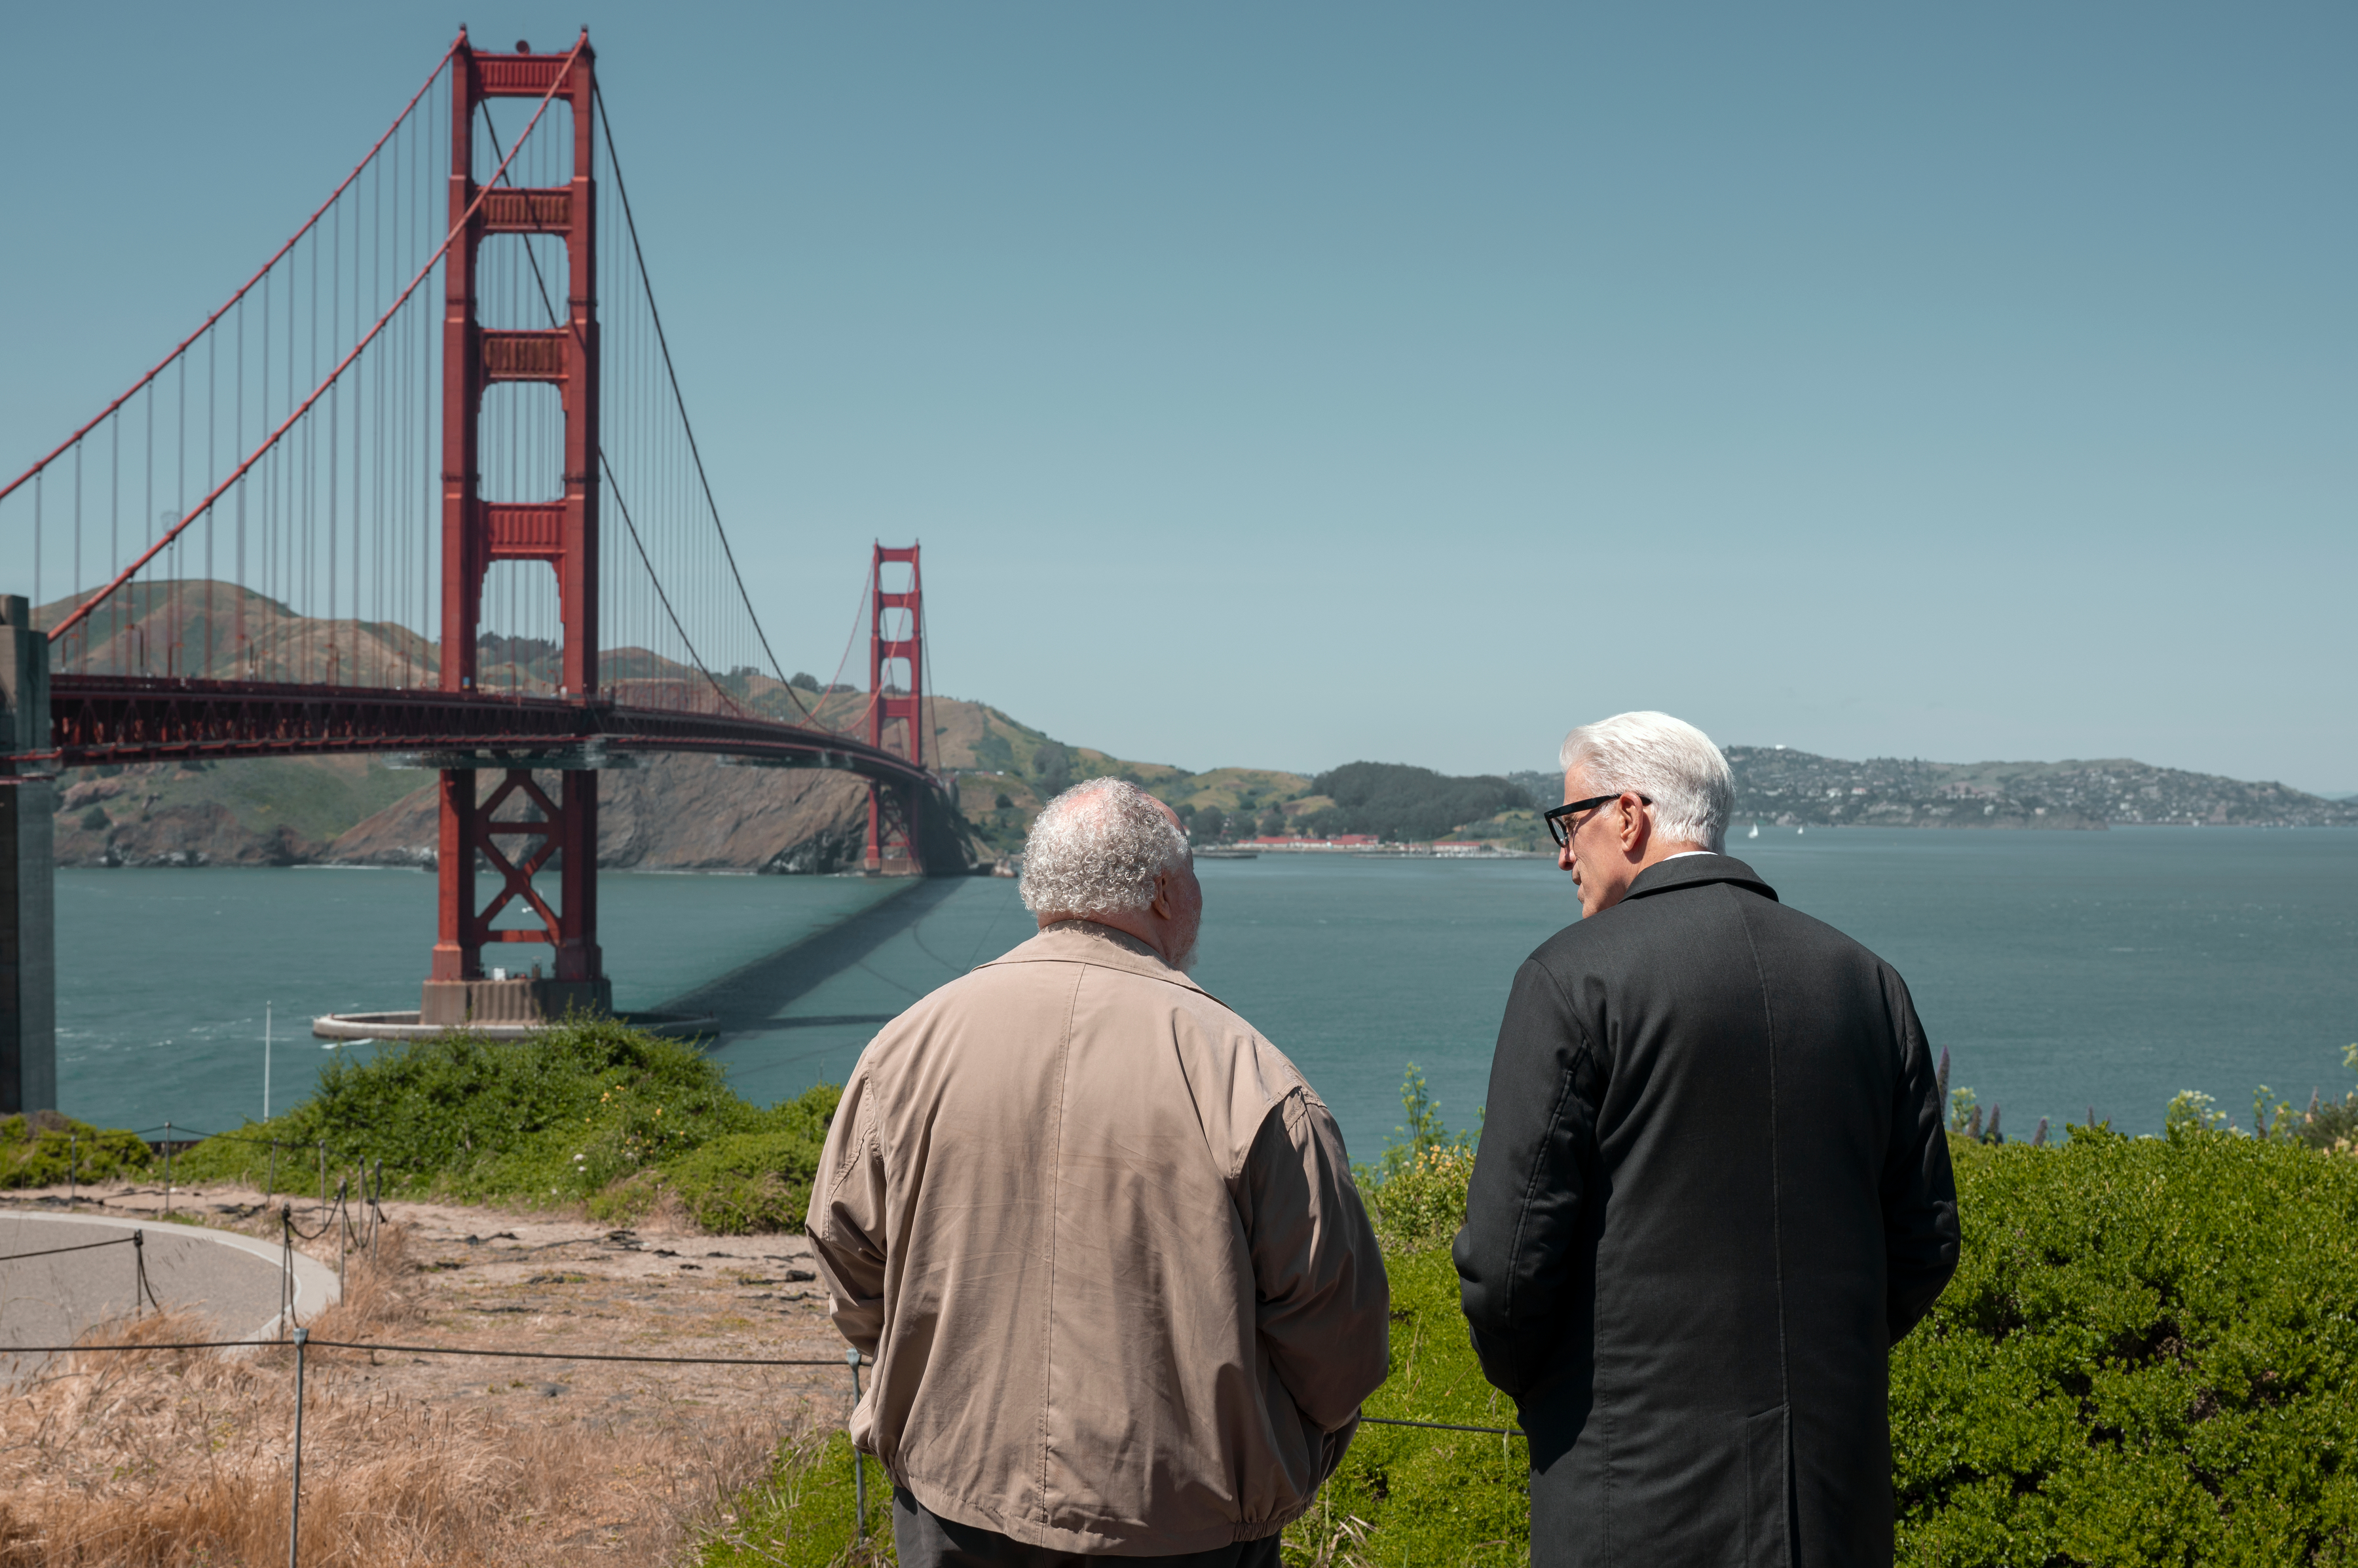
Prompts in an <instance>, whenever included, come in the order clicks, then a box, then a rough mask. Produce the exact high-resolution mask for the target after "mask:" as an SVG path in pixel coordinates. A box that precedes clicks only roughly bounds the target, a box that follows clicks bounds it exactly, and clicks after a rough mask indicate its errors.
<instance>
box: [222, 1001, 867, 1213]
mask: <svg viewBox="0 0 2358 1568" xmlns="http://www.w3.org/2000/svg"><path fill="white" fill-rule="evenodd" d="M840 1093H841V1091H840V1090H839V1089H837V1088H834V1087H820V1088H817V1089H813V1090H811V1091H810V1092H809V1093H808V1094H806V1095H804V1096H803V1097H802V1098H800V1099H797V1100H792V1101H788V1102H787V1103H785V1104H784V1105H781V1106H777V1107H774V1108H771V1109H768V1110H763V1109H762V1108H759V1107H756V1106H753V1105H751V1104H748V1103H747V1102H746V1101H744V1100H742V1099H740V1098H738V1097H737V1096H736V1095H735V1094H733V1093H731V1092H730V1088H729V1087H728V1084H727V1082H726V1081H725V1079H724V1077H723V1076H722V1074H721V1070H720V1068H719V1066H718V1065H715V1064H714V1063H712V1062H711V1061H710V1060H708V1058H707V1057H706V1056H705V1055H704V1054H702V1053H701V1052H700V1051H698V1049H697V1048H696V1047H695V1046H693V1045H691V1044H683V1043H681V1042H679V1041H676V1040H665V1039H663V1038H661V1037H659V1036H656V1035H653V1034H648V1033H644V1032H643V1031H640V1030H635V1029H632V1028H630V1027H629V1026H627V1025H625V1024H622V1023H619V1022H615V1021H613V1020H611V1019H576V1020H572V1021H569V1022H567V1023H565V1024H563V1025H561V1026H558V1027H557V1028H553V1029H549V1030H546V1031H544V1032H543V1033H539V1034H537V1035H535V1036H534V1037H533V1038H532V1039H531V1040H529V1041H522V1042H514V1043H508V1042H493V1041H489V1040H485V1039H483V1038H481V1036H479V1035H471V1034H463V1033H452V1034H445V1035H440V1036H437V1037H436V1038H433V1039H430V1040H419V1041H411V1042H406V1043H404V1044H399V1045H394V1046H389V1047H386V1048H385V1049H384V1050H382V1051H380V1052H379V1053H378V1054H376V1055H374V1056H373V1057H371V1058H369V1059H367V1060H365V1061H352V1062H346V1061H341V1060H339V1061H336V1062H332V1063H330V1065H328V1066H327V1067H326V1068H325V1069H323V1070H322V1071H321V1073H320V1075H319V1090H318V1092H317V1093H315V1094H314V1095H313V1096H312V1097H311V1098H308V1099H307V1100H305V1101H304V1102H303V1103H302V1104H301V1105H299V1106H297V1107H296V1108H294V1109H293V1110H291V1111H288V1112H287V1114H286V1115H285V1116H281V1117H275V1118H273V1119H271V1120H269V1121H266V1122H249V1123H247V1124H246V1125H245V1126H243V1127H242V1128H240V1129H238V1130H236V1131H235V1132H232V1133H224V1134H222V1135H221V1136H220V1137H217V1138H213V1139H211V1140H208V1141H205V1142H204V1143H201V1144H200V1145H198V1146H197V1147H196V1148H195V1149H192V1150H190V1151H189V1152H188V1153H187V1154H186V1155H185V1156H183V1157H182V1161H181V1162H180V1169H181V1170H182V1171H183V1172H185V1173H186V1174H185V1175H184V1176H183V1177H182V1178H181V1179H184V1180H189V1181H203V1180H224V1179H230V1178H238V1179H243V1180H245V1181H249V1182H256V1183H258V1182H263V1181H266V1180H268V1179H269V1172H270V1171H271V1169H272V1160H273V1157H274V1156H273V1149H272V1145H273V1144H274V1142H275V1143H276V1145H277V1149H276V1161H277V1164H276V1170H277V1172H278V1182H279V1184H280V1185H281V1186H282V1187H286V1186H303V1185H306V1184H308V1182H309V1181H310V1180H311V1179H312V1177H311V1175H310V1173H311V1172H312V1170H313V1168H314V1166H315V1163H316V1161H317V1153H316V1151H317V1150H318V1149H319V1146H320V1145H322V1144H324V1145H325V1146H326V1148H327V1152H328V1159H329V1161H330V1164H331V1166H334V1167H337V1168H344V1167H349V1166H350V1165H352V1164H355V1163H368V1162H374V1161H378V1160H382V1161H383V1162H384V1184H385V1189H386V1191H388V1192H391V1193H396V1194H401V1195H409V1196H427V1195H433V1196H440V1197H448V1198H454V1199H460V1200H483V1199H498V1200H504V1201H509V1202H518V1203H525V1204H535V1205H544V1206H545V1205H548V1204H556V1203H580V1202H587V1203H588V1204H589V1205H590V1209H591V1212H592V1213H593V1214H596V1215H597V1216H599V1217H600V1218H605V1219H609V1220H612V1221H618V1222H628V1221H629V1220H631V1219H633V1218H634V1217H637V1216H638V1215H640V1214H642V1213H644V1212H645V1211H646V1209H648V1208H649V1207H651V1206H654V1204H655V1203H656V1202H658V1201H660V1200H661V1198H662V1196H663V1195H664V1193H665V1190H666V1189H669V1190H671V1191H674V1192H676V1193H677V1195H679V1197H680V1199H681V1201H682V1202H683V1203H684V1204H685V1205H686V1206H687V1209H688V1210H689V1212H690V1213H691V1214H693V1215H694V1216H695V1217H696V1218H697V1219H698V1222H699V1223H701V1224H702V1225H704V1227H706V1228H707V1229H710V1230H716V1231H723V1232H731V1233H734V1232H743V1231H749V1230H784V1229H795V1228H798V1227H800V1226H801V1223H802V1215H803V1209H804V1206H805V1204H806V1201H807V1198H808V1195H809V1189H810V1178H811V1173H812V1172H813V1171H815V1170H816V1169H817V1164H818V1156H819V1150H820V1147H821V1145H822V1144H823V1143H824V1142H825V1141H826V1138H827V1120H828V1119H829V1118H830V1117H831V1116H833V1115H834V1113H835V1105H836V1101H837V1099H838V1098H839V1096H840Z"/></svg>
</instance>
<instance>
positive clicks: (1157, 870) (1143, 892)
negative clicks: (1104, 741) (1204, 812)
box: [1022, 779, 1192, 918]
mask: <svg viewBox="0 0 2358 1568" xmlns="http://www.w3.org/2000/svg"><path fill="white" fill-rule="evenodd" d="M1191 859H1192V856H1191V852H1190V851H1189V849H1188V848H1187V835H1186V834H1184V833H1183V832H1181V831H1180V830H1179V827H1178V825H1177V824H1175V823H1174V822H1173V821H1172V820H1171V818H1170V817H1168V816H1164V815H1163V806H1162V804H1161V803H1160V802H1158V801H1157V800H1156V799H1155V798H1154V797H1153V796H1152V795H1149V794H1147V793H1146V792H1145V791H1144V790H1142V789H1141V788H1139V787H1138V786H1137V785H1136V784H1130V783H1129V782H1128V781H1126V780H1123V779H1087V780H1085V781H1083V782H1082V783H1080V784H1075V785H1074V786H1073V787H1072V788H1070V789H1068V790H1066V791H1065V793H1064V794H1062V795H1058V796H1057V797H1056V798H1055V799H1054V800H1052V801H1050V802H1049V803H1048V804H1047V806H1045V807H1044V808H1043V809H1042V811H1041V813H1040V816H1039V817H1038V818H1037V819H1036V820H1035V821H1034V822H1033V824H1032V836H1031V837H1030V838H1028V839H1026V840H1025V842H1024V845H1023V881H1022V894H1023V907H1024V908H1026V909H1028V910H1030V911H1031V912H1032V913H1033V914H1076V915H1080V916H1082V917H1083V918H1087V917H1088V916H1090V915H1098V914H1113V913H1116V912H1118V911H1120V910H1127V909H1144V908H1145V907H1146V906H1147V905H1148V904H1150V903H1152V902H1153V901H1154V879H1155V877H1156V876H1158V875H1159V874H1161V873H1162V872H1164V871H1176V870H1178V869H1179V868H1180V867H1182V866H1184V865H1187V864H1188V863H1189V862H1190V860H1191Z"/></svg>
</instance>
